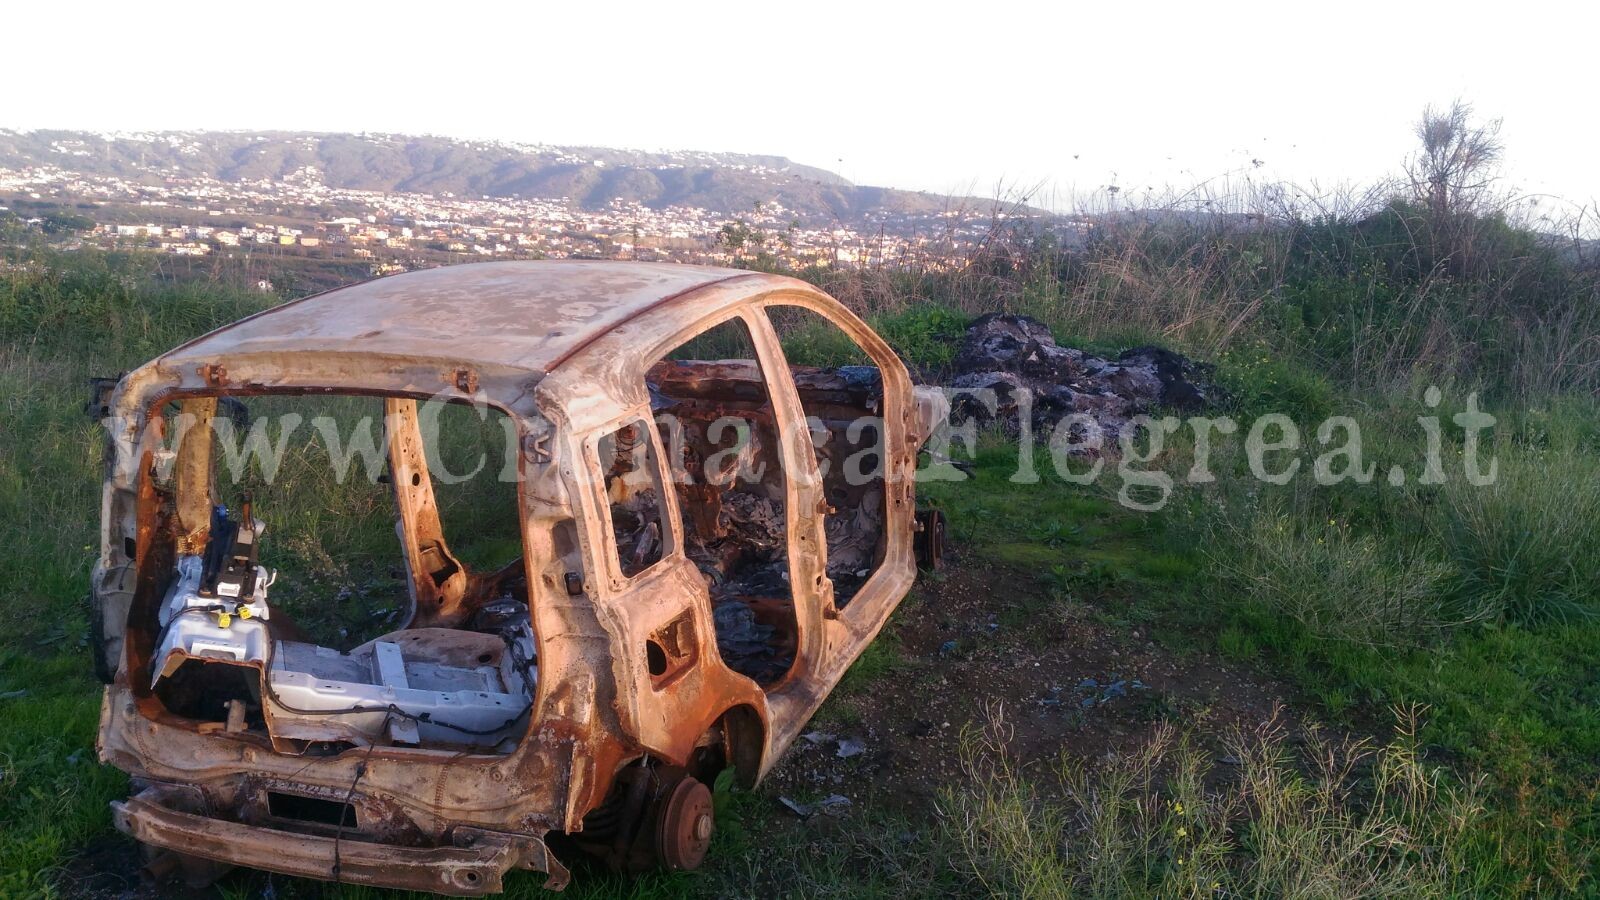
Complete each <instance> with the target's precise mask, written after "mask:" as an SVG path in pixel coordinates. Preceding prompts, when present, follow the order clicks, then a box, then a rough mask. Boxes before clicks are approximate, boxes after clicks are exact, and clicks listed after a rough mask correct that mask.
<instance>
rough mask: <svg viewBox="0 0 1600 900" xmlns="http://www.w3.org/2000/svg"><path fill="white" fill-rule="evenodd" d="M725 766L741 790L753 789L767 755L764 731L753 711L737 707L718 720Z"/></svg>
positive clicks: (750, 707)
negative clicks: (735, 777)
mask: <svg viewBox="0 0 1600 900" xmlns="http://www.w3.org/2000/svg"><path fill="white" fill-rule="evenodd" d="M718 723H719V724H720V725H721V726H722V743H723V748H724V751H723V752H724V753H725V755H726V763H727V764H728V765H731V766H733V768H734V772H735V774H736V775H737V777H738V780H739V785H740V786H741V787H746V788H749V787H754V786H755V783H756V777H757V776H758V775H759V774H760V773H761V758H762V756H763V755H764V754H765V753H766V751H767V731H766V726H765V725H764V724H762V721H761V714H760V713H758V712H756V710H755V707H752V706H747V705H740V706H735V707H732V708H730V709H729V710H727V711H726V712H724V713H723V714H722V716H721V717H720V718H719V719H718Z"/></svg>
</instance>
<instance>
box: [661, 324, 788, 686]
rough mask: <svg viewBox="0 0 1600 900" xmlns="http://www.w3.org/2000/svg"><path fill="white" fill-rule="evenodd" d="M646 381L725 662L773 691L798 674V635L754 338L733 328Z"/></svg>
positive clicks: (767, 399)
mask: <svg viewBox="0 0 1600 900" xmlns="http://www.w3.org/2000/svg"><path fill="white" fill-rule="evenodd" d="M646 381H647V386H648V388H649V390H650V395H651V400H652V405H653V406H654V408H655V412H656V423H657V427H658V429H659V432H660V434H661V439H662V445H663V446H664V447H666V448H668V454H669V455H668V460H669V462H670V467H671V472H672V479H673V487H674V489H675V490H676V491H677V494H678V507H679V509H680V511H681V513H682V516H683V534H684V552H685V554H686V555H687V556H688V557H689V559H690V560H692V561H693V562H694V563H695V565H696V566H698V567H699V569H700V572H701V574H702V576H703V577H704V578H705V581H706V587H707V590H708V592H709V593H710V597H711V605H712V614H713V620H714V624H715V626H716V633H717V649H718V652H719V653H720V654H721V655H722V660H723V662H725V663H726V664H727V665H728V667H729V668H731V669H733V670H734V671H737V672H740V673H741V674H744V675H746V676H749V677H750V678H752V679H753V680H755V681H756V682H758V683H760V684H763V685H765V684H772V683H775V682H777V681H778V680H779V679H781V678H782V677H783V675H784V674H785V673H787V672H788V671H789V669H790V668H791V667H792V666H793V665H794V657H795V649H796V644H797V640H798V635H799V630H798V623H797V620H796V617H795V609H794V594H793V591H792V590H791V586H790V583H789V538H788V526H787V519H786V517H787V512H788V508H787V481H786V473H785V472H784V470H783V459H782V453H781V445H780V442H779V431H778V426H777V417H776V412H775V411H774V409H773V406H772V397H771V392H770V390H769V386H768V380H767V378H766V375H765V373H763V372H762V370H761V366H760V363H759V361H758V359H757V356H756V351H755V345H754V342H753V341H752V340H751V337H750V331H749V328H748V327H747V326H746V325H745V323H744V322H743V320H740V319H731V320H729V321H726V322H723V323H721V324H719V325H717V326H715V327H713V328H710V329H708V330H707V331H705V332H702V333H701V334H699V335H696V336H695V337H694V338H692V339H690V340H689V341H687V342H685V343H684V344H682V345H680V346H678V347H677V348H675V349H673V350H672V351H670V352H668V353H667V354H666V355H665V356H664V357H662V358H661V359H660V360H659V361H657V362H656V364H655V365H653V366H652V367H651V368H650V370H649V372H648V374H647V376H646Z"/></svg>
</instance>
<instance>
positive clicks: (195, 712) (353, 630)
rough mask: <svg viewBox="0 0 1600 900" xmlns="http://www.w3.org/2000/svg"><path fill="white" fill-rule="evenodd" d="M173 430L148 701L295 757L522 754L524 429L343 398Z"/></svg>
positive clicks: (202, 401) (270, 403) (530, 686)
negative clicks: (362, 752)
mask: <svg viewBox="0 0 1600 900" xmlns="http://www.w3.org/2000/svg"><path fill="white" fill-rule="evenodd" d="M163 416H164V419H165V420H166V427H167V431H166V434H167V437H168V443H167V445H166V449H163V450H162V451H159V452H158V453H157V458H156V465H154V466H152V470H151V472H150V473H149V474H148V475H147V478H149V480H150V484H149V487H150V491H149V493H150V495H151V496H153V498H154V500H153V502H155V503H156V504H158V505H159V507H160V510H159V514H158V516H157V520H158V521H161V522H165V523H167V524H168V527H167V528H165V529H157V531H156V532H155V533H154V535H153V538H152V540H153V541H154V542H156V543H157V544H159V546H158V547H154V548H152V550H153V552H150V553H148V554H147V563H146V564H147V565H148V566H149V567H151V568H152V569H154V570H155V576H156V577H155V578H154V579H153V582H154V583H155V584H156V585H158V589H157V590H155V591H152V592H151V594H152V596H149V597H144V598H143V600H142V602H140V603H136V605H135V609H134V614H133V616H132V617H131V618H130V635H131V636H133V637H134V638H135V640H134V641H133V647H134V648H135V653H138V652H139V651H140V650H141V649H144V650H146V651H147V654H148V655H147V656H145V658H144V659H143V660H136V665H135V668H134V669H133V670H132V671H131V675H132V677H133V679H134V680H135V682H136V683H135V689H136V690H141V692H146V691H147V692H149V693H151V694H153V695H154V696H155V697H156V698H157V699H158V700H160V701H161V704H162V706H163V707H164V708H165V709H166V710H167V712H169V713H171V714H173V715H177V716H179V717H182V718H186V719H190V720H192V721H194V722H196V723H197V727H198V728H199V730H201V731H203V732H226V733H239V734H242V735H255V736H258V737H262V738H266V739H268V740H270V741H271V743H272V745H273V746H274V747H275V748H276V749H278V750H280V751H283V752H290V753H297V754H314V755H315V754H321V753H325V752H327V748H333V747H362V746H370V745H374V744H379V745H387V746H399V747H438V748H444V749H470V750H475V751H479V752H509V750H510V749H512V748H514V747H515V746H516V744H517V742H518V740H520V738H521V736H522V735H523V734H524V733H525V732H526V731H527V728H528V724H529V723H528V717H529V714H530V711H531V708H532V704H533V699H534V696H535V692H536V688H537V674H538V672H537V654H536V646H535V643H534V639H533V632H532V623H531V618H530V614H529V607H528V604H529V596H528V585H527V579H526V576H525V574H524V567H523V563H522V550H521V548H522V536H521V529H520V524H519V511H518V497H517V480H516V479H517V469H516V465H517V459H518V454H517V452H516V450H515V448H516V446H517V443H516V441H517V435H516V434H515V429H514V428H513V427H512V423H511V421H510V420H509V419H508V418H507V417H506V416H504V415H503V414H502V413H499V412H498V411H495V410H491V409H488V408H486V407H481V406H469V405H465V404H457V403H440V402H416V401H411V400H403V399H384V398H374V397H353V396H327V395H316V396H298V395H297V396H286V395H277V396H270V395H269V396H251V397H223V398H220V399H214V398H191V399H187V400H184V401H181V402H178V403H173V404H169V405H168V406H167V407H166V408H165V409H164V410H163ZM140 638H142V640H140ZM140 662H142V665H139V664H138V663H140ZM299 799H301V800H305V798H299ZM284 802H291V801H284ZM306 802H311V803H314V802H320V801H314V800H306ZM290 817H291V818H293V816H290Z"/></svg>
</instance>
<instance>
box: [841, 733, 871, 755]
mask: <svg viewBox="0 0 1600 900" xmlns="http://www.w3.org/2000/svg"><path fill="white" fill-rule="evenodd" d="M865 752H867V745H866V744H863V743H862V742H860V741H858V740H855V739H854V738H845V739H844V740H842V741H840V742H839V751H838V754H837V755H838V757H839V758H840V759H849V758H850V757H852V756H860V755H861V754H863V753H865Z"/></svg>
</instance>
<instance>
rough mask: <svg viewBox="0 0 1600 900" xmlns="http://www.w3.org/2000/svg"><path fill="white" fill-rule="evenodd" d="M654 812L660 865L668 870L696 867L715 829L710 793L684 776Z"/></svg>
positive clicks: (697, 781)
mask: <svg viewBox="0 0 1600 900" xmlns="http://www.w3.org/2000/svg"><path fill="white" fill-rule="evenodd" d="M657 809H659V810H660V812H659V813H658V818H657V820H656V855H657V856H658V857H659V858H660V860H661V864H662V865H663V866H665V867H666V868H667V869H668V870H669V871H680V870H686V869H697V868H699V867H700V863H701V862H703V861H704V860H705V858H706V851H707V850H709V849H710V848H711V834H712V831H713V830H714V829H715V827H716V813H715V811H714V810H713V808H712V804H711V791H710V790H708V789H707V788H706V786H705V785H704V784H702V783H700V781H699V780H698V779H695V778H693V777H690V776H688V775H685V776H684V777H683V778H681V779H679V780H678V782H677V783H676V784H674V785H672V787H671V788H670V789H669V790H668V792H667V795H666V797H665V798H664V800H663V801H662V802H660V803H659V805H658V806H657Z"/></svg>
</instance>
